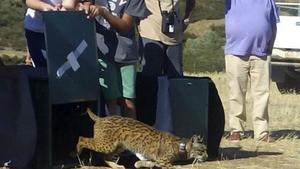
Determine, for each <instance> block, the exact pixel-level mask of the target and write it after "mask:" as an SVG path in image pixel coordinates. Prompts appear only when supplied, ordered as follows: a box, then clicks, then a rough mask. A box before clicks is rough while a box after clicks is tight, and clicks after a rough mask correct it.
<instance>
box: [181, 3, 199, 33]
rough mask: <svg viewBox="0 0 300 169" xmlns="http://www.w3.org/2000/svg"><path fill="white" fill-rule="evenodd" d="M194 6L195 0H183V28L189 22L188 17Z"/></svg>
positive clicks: (189, 17)
mask: <svg viewBox="0 0 300 169" xmlns="http://www.w3.org/2000/svg"><path fill="white" fill-rule="evenodd" d="M195 6H196V1H195V0H186V1H185V13H184V18H183V24H184V30H185V29H186V27H187V26H188V24H189V23H190V19H191V16H192V10H193V9H194V8H195Z"/></svg>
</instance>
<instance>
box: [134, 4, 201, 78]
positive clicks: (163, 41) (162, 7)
mask: <svg viewBox="0 0 300 169" xmlns="http://www.w3.org/2000/svg"><path fill="white" fill-rule="evenodd" d="M145 3H146V6H147V9H148V10H149V11H150V13H151V14H150V15H149V16H148V17H146V18H144V19H142V20H140V23H139V34H140V37H141V39H140V45H141V48H142V49H141V52H142V54H143V58H142V66H141V69H142V70H141V75H145V76H154V77H156V76H160V75H167V76H171V77H180V76H182V75H183V68H182V56H183V46H182V40H183V32H184V30H185V29H186V28H187V26H188V24H189V23H190V19H191V14H192V10H193V9H194V7H195V0H186V1H185V13H184V16H183V19H182V16H180V11H179V10H180V8H179V0H167V1H166V0H156V1H155V0H145Z"/></svg>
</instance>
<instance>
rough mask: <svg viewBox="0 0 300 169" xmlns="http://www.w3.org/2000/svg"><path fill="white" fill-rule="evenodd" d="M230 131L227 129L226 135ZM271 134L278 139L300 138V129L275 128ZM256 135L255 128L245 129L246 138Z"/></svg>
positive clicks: (226, 136) (226, 135)
mask: <svg viewBox="0 0 300 169" xmlns="http://www.w3.org/2000/svg"><path fill="white" fill-rule="evenodd" d="M229 134H230V132H229V131H225V132H224V135H223V136H224V137H225V138H228V136H229ZM271 136H272V137H274V138H275V139H276V140H277V139H290V138H293V139H300V131H299V130H289V129H286V130H274V131H271ZM253 137H254V132H253V130H249V131H245V132H244V138H253Z"/></svg>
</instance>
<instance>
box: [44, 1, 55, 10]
mask: <svg viewBox="0 0 300 169" xmlns="http://www.w3.org/2000/svg"><path fill="white" fill-rule="evenodd" d="M42 11H57V7H56V6H52V5H50V4H47V3H44V4H43V6H42Z"/></svg>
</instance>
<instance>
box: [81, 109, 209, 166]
mask: <svg viewBox="0 0 300 169" xmlns="http://www.w3.org/2000/svg"><path fill="white" fill-rule="evenodd" d="M87 112H88V115H89V116H90V118H91V119H92V120H93V121H94V122H95V124H94V136H93V138H87V137H82V136H80V137H79V140H78V143H77V147H76V148H77V152H78V153H80V152H81V150H82V149H83V148H86V149H90V150H94V151H97V152H100V153H103V154H104V161H105V162H106V163H107V164H108V165H109V166H110V167H112V168H124V167H122V166H120V165H117V164H115V163H113V162H112V161H111V159H112V156H113V155H116V154H118V153H120V152H122V151H124V150H129V151H131V152H133V153H139V154H142V155H143V156H144V157H146V158H147V159H149V160H147V161H137V162H136V163H135V167H136V168H141V167H149V168H152V167H154V166H156V167H161V168H163V169H167V168H172V163H173V162H174V161H175V160H177V159H178V158H179V157H184V158H185V159H196V160H198V161H204V160H206V158H207V153H206V146H205V144H204V143H203V139H202V138H201V137H200V136H196V135H194V136H193V137H191V138H190V139H181V138H179V137H177V136H174V135H173V134H170V133H168V132H162V131H158V130H156V129H155V128H153V127H151V126H149V125H147V124H144V123H142V122H140V121H137V120H134V119H131V118H126V117H121V116H108V117H101V118H100V117H98V116H96V115H95V114H94V113H93V112H92V111H91V110H90V109H87Z"/></svg>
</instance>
